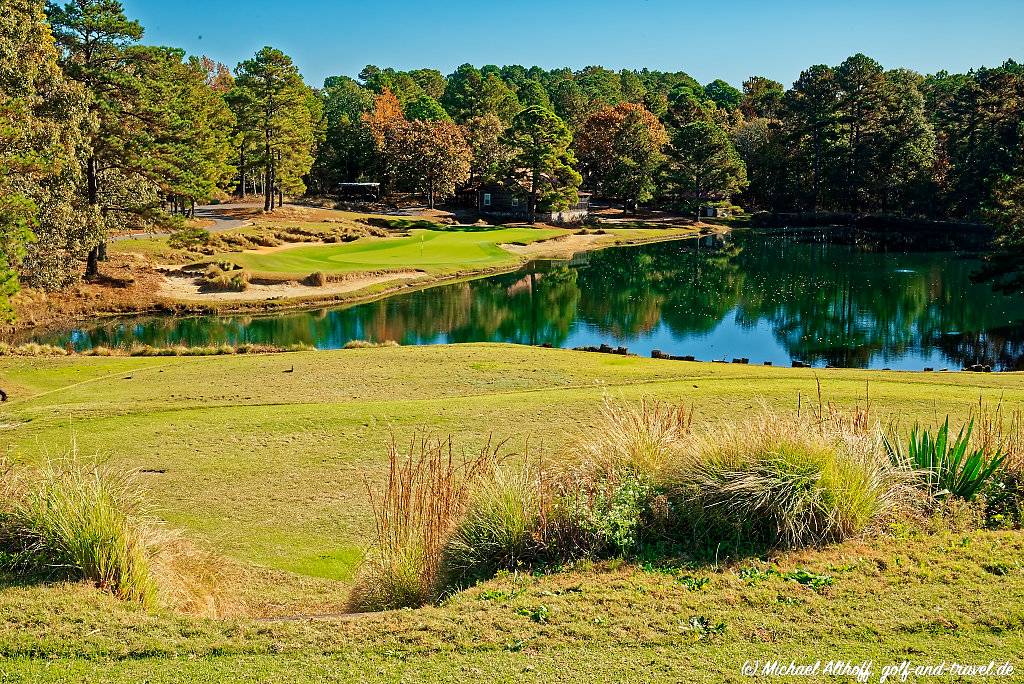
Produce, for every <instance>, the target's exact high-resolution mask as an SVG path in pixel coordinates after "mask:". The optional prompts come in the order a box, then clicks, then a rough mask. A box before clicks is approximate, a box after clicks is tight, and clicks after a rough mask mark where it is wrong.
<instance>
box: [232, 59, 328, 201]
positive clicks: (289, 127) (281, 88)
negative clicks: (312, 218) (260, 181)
mask: <svg viewBox="0 0 1024 684" xmlns="http://www.w3.org/2000/svg"><path fill="white" fill-rule="evenodd" d="M309 98H310V90H309V89H308V88H307V87H306V85H305V84H304V83H303V82H302V77H301V76H300V75H299V70H298V69H297V68H296V67H295V65H294V64H293V63H292V60H291V58H290V57H288V56H287V55H286V54H284V53H283V52H281V51H280V50H276V49H274V48H271V47H265V48H263V49H262V50H260V51H259V52H257V53H256V55H255V56H254V57H253V58H252V59H248V60H246V61H244V62H242V63H241V64H239V65H238V69H237V74H236V79H235V91H234V97H233V98H232V99H231V101H232V102H233V103H234V105H235V107H236V110H235V115H236V118H237V121H238V123H239V126H240V134H241V135H242V136H243V138H244V137H246V136H248V138H249V139H250V140H252V139H258V140H259V146H260V147H259V153H258V156H257V159H258V163H259V164H260V165H261V166H262V168H263V174H264V199H263V209H264V211H268V212H269V211H272V210H273V209H274V206H275V194H276V196H277V200H276V201H277V204H278V205H279V204H280V198H281V195H283V193H284V192H290V193H299V192H304V191H305V185H304V183H303V181H302V178H303V177H304V176H305V175H306V174H308V173H309V171H310V169H311V168H312V165H313V156H312V155H313V148H314V145H315V144H316V137H315V135H316V127H315V122H314V121H313V110H312V108H311V101H310V99H309Z"/></svg>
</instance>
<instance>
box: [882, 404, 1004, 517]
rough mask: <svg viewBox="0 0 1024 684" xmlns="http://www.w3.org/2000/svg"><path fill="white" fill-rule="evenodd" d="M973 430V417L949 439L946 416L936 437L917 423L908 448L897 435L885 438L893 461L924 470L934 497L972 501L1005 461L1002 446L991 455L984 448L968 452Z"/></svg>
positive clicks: (928, 486)
mask: <svg viewBox="0 0 1024 684" xmlns="http://www.w3.org/2000/svg"><path fill="white" fill-rule="evenodd" d="M973 430H974V419H973V418H972V419H971V421H970V423H968V424H967V428H966V429H964V428H960V431H959V432H958V433H957V436H956V438H955V439H953V440H950V436H949V418H948V417H947V418H946V420H945V422H944V423H943V424H942V426H941V427H940V428H939V429H938V431H937V432H936V433H935V436H934V437H933V436H932V434H931V432H929V431H928V430H925V429H922V428H921V427H920V426H917V425H915V426H914V429H913V430H911V432H910V440H909V441H908V443H907V449H906V450H905V451H904V449H903V448H902V446H901V445H900V443H899V441H898V439H896V438H886V440H885V446H886V449H887V450H888V452H889V455H890V457H891V458H892V459H893V460H894V462H896V463H898V464H901V465H907V466H909V467H911V468H913V469H914V470H916V471H918V472H920V473H921V475H922V477H923V479H924V484H925V487H926V488H927V490H928V493H929V494H931V495H932V496H955V497H957V498H960V499H965V500H967V501H970V500H971V499H973V498H974V497H976V496H977V495H978V492H980V491H981V490H982V488H983V487H984V486H985V484H986V483H987V482H988V481H989V480H990V479H991V478H992V477H993V476H994V475H995V474H996V472H997V471H998V470H999V469H1000V468H1001V467H1002V466H1003V463H1004V461H1005V460H1006V454H1005V453H1003V450H1002V447H997V448H995V450H994V453H991V454H990V453H988V451H989V450H988V449H986V448H985V447H979V448H977V449H974V450H972V451H968V449H969V448H970V442H971V433H972V432H973Z"/></svg>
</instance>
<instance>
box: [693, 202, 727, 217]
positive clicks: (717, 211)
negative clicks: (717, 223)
mask: <svg viewBox="0 0 1024 684" xmlns="http://www.w3.org/2000/svg"><path fill="white" fill-rule="evenodd" d="M700 215H701V216H703V217H705V218H729V217H730V216H731V215H732V213H731V212H730V211H729V209H727V208H726V207H716V206H712V205H710V204H705V205H704V206H702V207H701V208H700Z"/></svg>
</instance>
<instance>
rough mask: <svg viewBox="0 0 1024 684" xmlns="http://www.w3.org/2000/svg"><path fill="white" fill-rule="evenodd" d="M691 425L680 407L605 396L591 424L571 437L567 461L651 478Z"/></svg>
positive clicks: (588, 469)
mask: <svg viewBox="0 0 1024 684" xmlns="http://www.w3.org/2000/svg"><path fill="white" fill-rule="evenodd" d="M692 424H693V412H692V411H690V410H687V409H686V408H685V407H684V406H671V405H669V404H664V403H661V402H656V401H647V400H644V401H642V402H640V403H639V404H627V403H615V402H613V401H611V400H609V399H607V398H606V399H605V401H604V404H603V406H602V407H601V414H600V417H599V419H598V422H597V424H596V425H595V426H594V428H593V429H590V430H587V431H586V432H584V433H581V434H580V435H579V436H578V437H577V438H576V440H575V444H574V445H573V451H575V452H576V453H575V454H573V455H574V456H575V458H572V459H571V461H572V462H573V467H574V468H575V469H576V470H577V471H582V472H588V473H592V474H600V473H613V472H616V471H626V472H631V473H634V474H636V475H638V476H641V477H644V478H647V479H651V480H656V479H658V478H660V476H661V473H662V471H663V469H664V468H665V466H666V465H667V464H669V463H670V462H672V461H673V460H674V459H675V458H677V457H678V454H679V451H680V445H681V444H682V443H683V442H684V441H685V437H686V436H687V435H688V434H689V433H690V429H691V426H692Z"/></svg>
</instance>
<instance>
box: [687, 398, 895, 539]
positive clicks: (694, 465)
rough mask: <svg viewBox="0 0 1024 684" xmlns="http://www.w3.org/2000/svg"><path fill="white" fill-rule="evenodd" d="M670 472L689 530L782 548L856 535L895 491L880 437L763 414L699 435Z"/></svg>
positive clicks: (883, 508) (892, 502)
mask: <svg viewBox="0 0 1024 684" xmlns="http://www.w3.org/2000/svg"><path fill="white" fill-rule="evenodd" d="M672 478H673V480H674V482H673V484H672V487H673V490H674V495H675V496H676V497H678V498H679V500H680V504H681V507H682V509H683V511H684V516H685V517H686V520H685V523H686V524H687V525H688V526H689V527H690V528H691V529H692V530H693V531H694V532H695V533H697V534H703V535H709V536H711V537H712V538H714V539H716V540H718V541H721V540H722V539H723V538H728V537H729V536H732V537H733V538H734V539H736V540H737V541H740V542H743V543H753V544H761V543H764V544H769V545H773V546H774V545H781V546H786V547H796V546H805V545H811V544H822V543H828V542H838V541H841V540H843V539H845V538H847V537H850V536H852V535H855V534H857V533H859V532H861V531H863V530H865V529H866V528H867V527H868V526H869V525H870V524H871V523H872V522H874V521H875V520H876V519H878V518H879V516H881V515H882V514H883V513H885V512H887V511H888V510H890V509H891V508H892V507H893V506H894V505H895V503H896V502H897V501H898V500H899V493H900V491H901V480H900V477H899V473H898V471H897V470H896V469H895V468H894V467H893V466H892V465H891V464H890V463H889V461H888V459H887V458H886V456H885V453H884V450H883V449H882V448H881V444H880V443H879V440H878V439H877V438H875V437H873V436H871V435H854V434H850V433H845V432H834V431H830V430H829V428H827V427H823V426H818V425H810V424H808V423H805V422H802V421H800V420H786V419H783V418H781V417H779V416H773V415H767V414H766V415H765V416H763V417H762V418H761V419H759V420H757V421H755V422H753V423H752V424H750V425H749V426H746V427H745V428H741V429H736V428H732V429H720V430H718V431H716V432H715V433H711V434H709V435H707V436H705V437H704V438H703V439H699V440H695V442H694V443H693V445H692V451H691V454H690V456H689V457H688V458H686V459H684V460H683V462H681V463H680V465H679V466H678V467H677V469H676V472H675V473H674V474H673V476H672Z"/></svg>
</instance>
